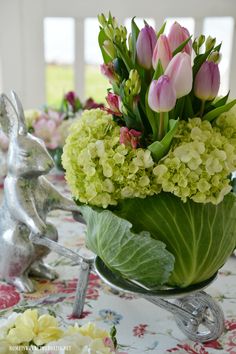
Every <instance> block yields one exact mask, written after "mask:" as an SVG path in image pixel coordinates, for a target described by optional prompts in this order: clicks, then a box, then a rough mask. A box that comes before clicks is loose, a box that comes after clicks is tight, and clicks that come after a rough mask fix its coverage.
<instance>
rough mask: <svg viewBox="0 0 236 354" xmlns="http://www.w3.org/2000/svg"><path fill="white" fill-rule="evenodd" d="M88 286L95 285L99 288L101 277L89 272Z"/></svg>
mask: <svg viewBox="0 0 236 354" xmlns="http://www.w3.org/2000/svg"><path fill="white" fill-rule="evenodd" d="M89 286H95V287H97V288H99V287H100V286H101V279H100V278H99V276H98V275H97V274H94V273H90V275H89Z"/></svg>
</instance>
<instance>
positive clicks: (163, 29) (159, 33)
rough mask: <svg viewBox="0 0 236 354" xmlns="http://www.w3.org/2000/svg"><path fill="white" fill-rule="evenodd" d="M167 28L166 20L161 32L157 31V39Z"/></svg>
mask: <svg viewBox="0 0 236 354" xmlns="http://www.w3.org/2000/svg"><path fill="white" fill-rule="evenodd" d="M165 28H166V22H164V23H163V25H162V26H161V28H160V30H159V32H158V33H157V39H158V38H159V37H160V35H161V34H162V33H164V31H165Z"/></svg>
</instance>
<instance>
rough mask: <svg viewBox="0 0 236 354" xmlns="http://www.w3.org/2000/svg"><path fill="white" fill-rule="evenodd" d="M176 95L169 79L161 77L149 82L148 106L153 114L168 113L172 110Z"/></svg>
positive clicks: (165, 76)
mask: <svg viewBox="0 0 236 354" xmlns="http://www.w3.org/2000/svg"><path fill="white" fill-rule="evenodd" d="M175 102H176V93H175V89H174V87H173V85H172V82H171V80H170V78H169V77H168V76H167V75H162V76H160V77H159V79H158V80H153V81H152V82H151V85H150V88H149V92H148V104H149V106H150V108H151V109H152V110H153V111H155V112H169V111H171V110H172V108H174V106H175Z"/></svg>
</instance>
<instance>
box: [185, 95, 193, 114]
mask: <svg viewBox="0 0 236 354" xmlns="http://www.w3.org/2000/svg"><path fill="white" fill-rule="evenodd" d="M183 115H184V116H183V118H184V119H186V118H191V117H193V115H194V112H193V104H192V101H191V97H190V95H187V96H185V105H184V110H183Z"/></svg>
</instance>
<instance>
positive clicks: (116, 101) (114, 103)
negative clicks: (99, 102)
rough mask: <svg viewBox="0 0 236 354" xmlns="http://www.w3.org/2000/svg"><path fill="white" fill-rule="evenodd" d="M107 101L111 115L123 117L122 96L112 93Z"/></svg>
mask: <svg viewBox="0 0 236 354" xmlns="http://www.w3.org/2000/svg"><path fill="white" fill-rule="evenodd" d="M106 101H107V103H108V105H109V109H108V111H109V113H111V114H114V115H116V116H122V113H121V112H120V108H119V107H120V102H121V99H120V96H118V95H116V94H114V93H112V92H109V93H108V95H107V97H106Z"/></svg>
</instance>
